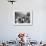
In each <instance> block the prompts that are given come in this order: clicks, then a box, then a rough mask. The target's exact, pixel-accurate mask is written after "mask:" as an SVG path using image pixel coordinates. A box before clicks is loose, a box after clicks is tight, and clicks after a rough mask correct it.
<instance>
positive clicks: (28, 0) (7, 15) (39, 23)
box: [0, 0, 46, 41]
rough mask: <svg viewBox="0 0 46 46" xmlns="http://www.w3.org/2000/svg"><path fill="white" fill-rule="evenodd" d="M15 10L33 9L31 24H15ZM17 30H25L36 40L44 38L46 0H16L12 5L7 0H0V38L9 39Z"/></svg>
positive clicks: (45, 30) (14, 35) (45, 31)
mask: <svg viewBox="0 0 46 46" xmlns="http://www.w3.org/2000/svg"><path fill="white" fill-rule="evenodd" d="M16 10H30V11H31V10H33V25H32V26H15V25H14V24H13V22H14V12H15V11H16ZM18 32H26V33H29V34H30V35H31V38H32V39H34V40H37V41H40V40H43V41H44V40H46V36H45V35H46V1H45V0H17V2H16V3H14V5H12V4H11V3H10V2H7V0H0V40H11V39H15V38H16V37H17V34H18Z"/></svg>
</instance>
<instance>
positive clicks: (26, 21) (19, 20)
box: [15, 12, 32, 25]
mask: <svg viewBox="0 0 46 46" xmlns="http://www.w3.org/2000/svg"><path fill="white" fill-rule="evenodd" d="M15 25H32V13H30V12H25V13H24V12H15Z"/></svg>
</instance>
